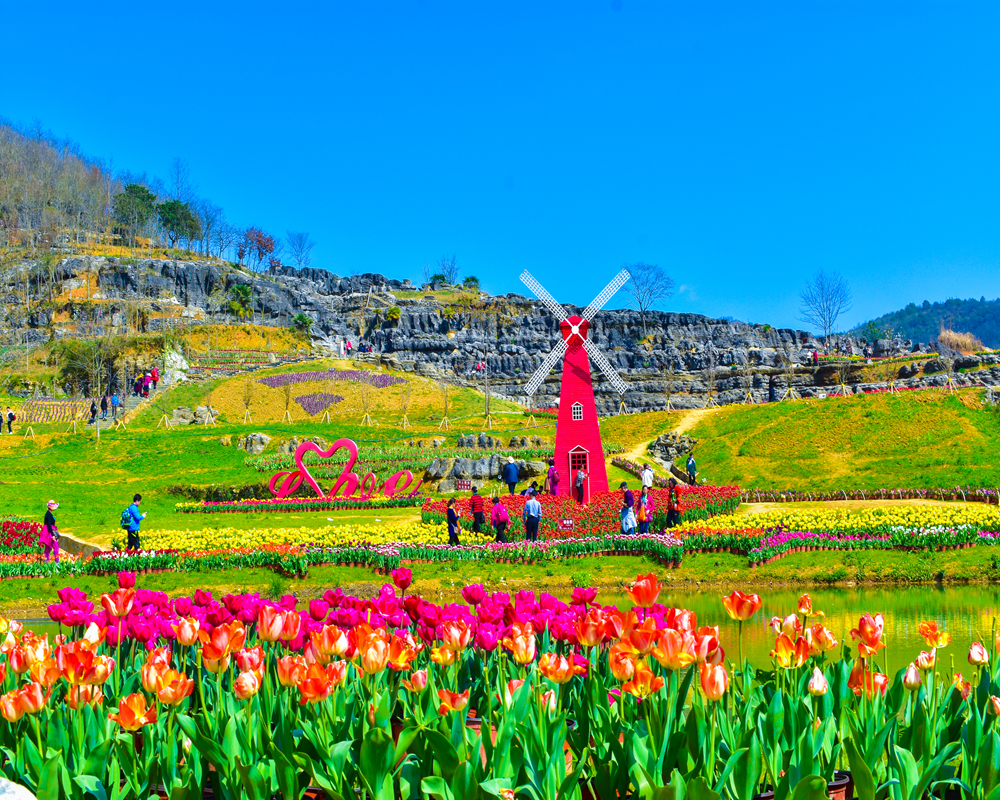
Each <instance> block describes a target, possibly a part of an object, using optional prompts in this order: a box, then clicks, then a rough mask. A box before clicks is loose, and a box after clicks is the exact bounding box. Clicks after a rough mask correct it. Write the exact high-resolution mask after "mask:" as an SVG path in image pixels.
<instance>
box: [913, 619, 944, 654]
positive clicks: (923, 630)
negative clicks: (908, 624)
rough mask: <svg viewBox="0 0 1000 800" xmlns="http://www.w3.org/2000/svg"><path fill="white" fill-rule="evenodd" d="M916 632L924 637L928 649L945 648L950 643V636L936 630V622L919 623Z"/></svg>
mask: <svg viewBox="0 0 1000 800" xmlns="http://www.w3.org/2000/svg"><path fill="white" fill-rule="evenodd" d="M917 632H918V633H919V634H920V635H921V636H923V637H924V641H925V642H927V646H928V647H934V648H938V647H946V646H947V645H948V644H949V643H950V642H951V634H950V633H947V632H945V631H942V630H938V626H937V623H936V622H921V623H920V624H919V625H918V626H917Z"/></svg>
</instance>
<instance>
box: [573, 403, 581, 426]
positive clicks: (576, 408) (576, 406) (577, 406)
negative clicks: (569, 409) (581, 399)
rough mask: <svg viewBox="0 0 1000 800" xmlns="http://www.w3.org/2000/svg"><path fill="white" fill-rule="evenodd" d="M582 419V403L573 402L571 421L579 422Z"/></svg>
mask: <svg viewBox="0 0 1000 800" xmlns="http://www.w3.org/2000/svg"><path fill="white" fill-rule="evenodd" d="M582 419H583V403H573V421H574V422H580V420H582Z"/></svg>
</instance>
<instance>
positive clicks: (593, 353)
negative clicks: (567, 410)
mask: <svg viewBox="0 0 1000 800" xmlns="http://www.w3.org/2000/svg"><path fill="white" fill-rule="evenodd" d="M622 271H623V272H624V270H622ZM583 349H584V350H586V351H587V355H589V356H590V360H591V361H593V362H594V363H595V364H597V367H598V369H600V370H601V372H603V373H604V377H605V378H607V379H608V380H609V381H611V383H612V384H614V387H615V388H616V389H617V390H618V394H620V395H624V394H625V392H626V391H628V384H627V383H625V381H624V380H623V379H622V376H621V375H619V374H618V373H617V371H615V368H614V367H612V366H611V362H610V361H608V360H607V359H606V358H605V357H604V353H602V352H601V351H600V350H598V349H597V345H595V344H594V343H593V342H592V341H591V340H590V339H584V340H583Z"/></svg>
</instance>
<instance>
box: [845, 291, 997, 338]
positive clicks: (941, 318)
mask: <svg viewBox="0 0 1000 800" xmlns="http://www.w3.org/2000/svg"><path fill="white" fill-rule="evenodd" d="M873 325H874V326H875V327H878V328H881V329H885V328H886V327H888V328H891V329H892V331H893V333H894V334H895V335H896V336H899V337H901V338H903V339H913V340H914V341H917V342H930V341H933V340H935V339H937V336H938V334H939V333H940V332H941V328H942V326H944V327H945V328H950V329H952V330H954V331H960V332H962V333H971V334H972V335H973V336H976V337H978V338H979V339H980V340H982V342H983V344H984V345H986V346H987V347H1000V299H997V300H987V299H986V298H985V297H980V298H979V299H978V300H958V299H955V298H952V299H950V300H945V301H944V302H943V303H931V302H929V301H927V300H924V302H923V303H922V304H921V305H919V306H918V305H916V304H915V303H910V304H909V305H908V306H907V307H906V308H904V309H901V310H899V311H893V312H891V313H889V314H883V315H882V316H881V317H877V318H876V319H873V320H871V321H870V322H865V323H863V324H861V325H859V326H858V327H857V328H855V329H854V332H855V333H857V334H858V335H860V336H865V335H866V333H867V331H868V330H870V329H871V326H873Z"/></svg>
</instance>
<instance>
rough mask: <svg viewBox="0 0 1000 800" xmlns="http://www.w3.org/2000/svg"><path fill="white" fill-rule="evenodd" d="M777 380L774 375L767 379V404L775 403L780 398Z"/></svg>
mask: <svg viewBox="0 0 1000 800" xmlns="http://www.w3.org/2000/svg"><path fill="white" fill-rule="evenodd" d="M777 385H778V381H777V379H776V378H775V377H774V376H773V375H772V376H771V377H769V378H768V379H767V402H769V403H773V402H774V401H775V399H776V398H777V396H778V392H777Z"/></svg>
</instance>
